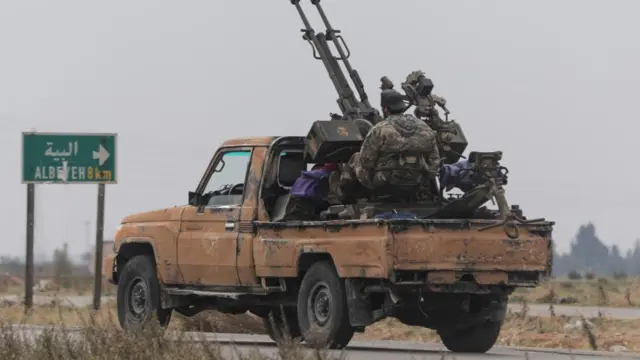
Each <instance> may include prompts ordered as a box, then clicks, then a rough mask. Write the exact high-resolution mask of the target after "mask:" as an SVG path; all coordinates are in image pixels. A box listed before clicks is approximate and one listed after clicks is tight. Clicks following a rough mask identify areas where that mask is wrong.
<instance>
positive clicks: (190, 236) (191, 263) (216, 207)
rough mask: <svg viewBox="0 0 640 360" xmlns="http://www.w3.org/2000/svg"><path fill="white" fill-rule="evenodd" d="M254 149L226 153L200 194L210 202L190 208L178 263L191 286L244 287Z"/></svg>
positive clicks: (215, 162)
mask: <svg viewBox="0 0 640 360" xmlns="http://www.w3.org/2000/svg"><path fill="white" fill-rule="evenodd" d="M252 151H253V148H251V147H227V148H222V149H220V150H219V151H218V153H217V154H216V155H215V156H214V158H213V160H212V161H211V163H210V164H209V167H208V168H207V170H206V172H205V174H204V175H203V177H202V180H201V181H200V184H199V185H198V187H197V188H196V191H195V193H196V194H199V196H203V197H204V199H205V200H206V204H205V205H189V206H187V208H186V209H185V210H184V212H183V214H182V224H181V229H180V233H179V235H178V241H177V243H178V245H177V253H178V259H177V261H178V266H179V267H180V272H181V273H182V276H183V278H184V282H185V284H191V285H201V286H202V285H204V286H207V285H208V286H234V285H238V284H239V279H238V271H237V267H236V265H237V264H236V262H237V260H236V259H237V258H236V251H237V250H236V249H237V237H238V224H239V221H240V214H241V212H242V211H241V208H242V206H243V203H244V197H245V191H244V185H245V183H246V181H247V180H246V179H247V173H248V170H249V166H250V163H251V153H252ZM207 199H208V200H207ZM251 210H252V209H248V211H251ZM158 266H162V264H158Z"/></svg>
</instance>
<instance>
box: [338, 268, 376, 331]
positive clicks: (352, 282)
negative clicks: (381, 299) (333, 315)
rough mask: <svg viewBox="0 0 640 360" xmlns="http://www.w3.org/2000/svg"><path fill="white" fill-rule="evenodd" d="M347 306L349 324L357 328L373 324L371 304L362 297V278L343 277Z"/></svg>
mask: <svg viewBox="0 0 640 360" xmlns="http://www.w3.org/2000/svg"><path fill="white" fill-rule="evenodd" d="M344 283H345V290H346V296H347V307H348V309H349V322H350V323H351V326H353V327H356V328H359V327H365V326H368V325H371V324H373V322H374V316H373V311H371V304H370V303H369V301H367V300H366V299H365V298H363V297H362V293H361V291H360V289H362V285H363V280H359V279H345V281H344Z"/></svg>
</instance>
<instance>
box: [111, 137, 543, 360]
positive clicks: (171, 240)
mask: <svg viewBox="0 0 640 360" xmlns="http://www.w3.org/2000/svg"><path fill="white" fill-rule="evenodd" d="M304 149H305V138H304V137H295V136H281V137H251V138H239V139H232V140H227V141H226V142H224V143H223V145H222V146H221V147H220V148H219V149H218V150H217V151H216V152H215V154H214V155H213V157H212V159H211V161H210V163H209V164H208V166H207V168H206V170H205V171H204V174H203V175H202V177H201V179H200V181H199V183H197V185H196V187H195V190H194V191H190V192H189V193H188V202H187V204H185V205H181V206H176V207H170V208H166V209H159V210H154V211H148V212H142V213H137V214H133V215H129V216H127V217H125V218H124V219H123V220H122V222H121V224H120V225H119V226H118V228H117V230H116V234H115V239H114V246H113V252H112V253H109V254H107V255H106V256H105V259H104V266H103V274H104V275H105V276H106V277H107V278H108V279H109V282H111V283H112V284H115V285H117V311H118V319H119V323H120V325H121V326H122V327H123V328H125V329H129V330H136V329H140V328H141V327H142V326H144V325H145V324H148V322H149V321H151V320H152V319H155V320H156V321H158V322H159V323H160V324H161V325H163V326H166V325H167V324H168V323H169V320H170V318H171V314H172V312H173V311H174V310H175V311H176V312H177V313H179V314H181V315H183V316H193V315H195V314H197V313H199V312H201V311H205V310H216V311H220V312H224V313H231V314H241V313H245V312H247V311H249V312H251V313H252V314H254V315H256V316H258V317H260V318H262V319H263V320H264V321H265V325H267V328H268V329H269V330H268V333H269V335H270V336H271V338H272V339H273V340H274V341H277V342H278V341H282V340H283V339H284V338H285V335H286V336H288V338H289V339H291V338H294V339H297V340H298V341H306V342H307V343H311V342H314V343H315V344H319V345H321V346H324V347H328V348H334V349H336V348H343V347H345V346H346V345H347V344H348V343H349V341H350V340H351V339H352V337H353V335H354V333H355V332H363V331H364V329H365V328H366V327H367V326H369V325H371V324H373V323H375V322H377V321H379V320H381V319H383V318H385V317H395V318H397V319H398V320H399V321H400V322H402V323H404V324H407V325H410V326H421V327H426V328H431V329H435V330H436V331H437V332H438V334H439V335H440V338H441V339H442V341H443V343H444V345H445V346H446V347H447V348H448V349H450V350H451V351H454V352H480V353H482V352H486V351H488V350H489V349H490V348H491V347H493V345H494V344H495V342H496V340H497V338H498V336H499V334H500V328H501V325H502V322H503V319H504V317H505V314H506V305H507V301H508V297H509V295H510V294H511V293H512V292H513V290H514V289H516V288H517V287H535V286H537V285H538V284H539V283H540V281H541V280H542V279H543V278H544V277H545V276H548V275H549V274H550V272H551V266H552V261H551V260H552V239H551V233H552V228H553V225H554V223H553V222H550V221H545V220H539V221H534V222H527V223H523V222H522V223H520V224H517V225H513V224H511V225H510V226H511V228H517V230H518V231H517V232H516V234H513V233H509V232H508V231H506V230H505V229H506V226H507V225H505V224H506V223H505V222H504V220H503V219H502V218H498V217H496V216H484V217H483V216H476V217H473V218H444V219H443V218H429V217H414V218H408V219H407V218H400V219H385V218H376V217H366V216H363V217H360V218H356V219H347V220H345V219H331V220H318V221H283V220H282V217H283V213H284V209H285V207H286V204H287V201H288V199H289V190H290V188H291V186H292V184H293V183H294V182H295V180H296V179H297V177H298V176H300V173H301V171H303V170H307V169H308V168H309V167H310V165H311V164H308V163H306V160H305V158H304V156H303V152H304ZM501 225H504V226H501Z"/></svg>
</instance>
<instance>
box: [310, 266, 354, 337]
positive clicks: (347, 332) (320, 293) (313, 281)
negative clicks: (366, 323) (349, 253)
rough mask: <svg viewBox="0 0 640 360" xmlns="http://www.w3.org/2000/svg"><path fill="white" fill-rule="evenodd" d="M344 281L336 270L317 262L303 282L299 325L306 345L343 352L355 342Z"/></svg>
mask: <svg viewBox="0 0 640 360" xmlns="http://www.w3.org/2000/svg"><path fill="white" fill-rule="evenodd" d="M345 294H346V292H345V285H344V281H343V280H341V279H340V277H339V276H338V274H337V272H336V270H335V268H334V266H333V265H332V264H330V263H328V262H317V263H315V264H313V265H312V266H311V268H309V270H308V271H307V273H306V274H305V275H304V277H303V278H302V283H301V284H300V291H299V292H298V324H299V325H300V330H301V332H302V335H303V336H304V339H305V341H306V342H307V343H309V344H312V345H314V346H316V347H320V348H329V349H342V348H344V347H346V346H347V344H349V341H351V338H353V334H354V332H355V331H354V329H353V327H351V324H350V323H349V310H348V308H347V298H346V296H345Z"/></svg>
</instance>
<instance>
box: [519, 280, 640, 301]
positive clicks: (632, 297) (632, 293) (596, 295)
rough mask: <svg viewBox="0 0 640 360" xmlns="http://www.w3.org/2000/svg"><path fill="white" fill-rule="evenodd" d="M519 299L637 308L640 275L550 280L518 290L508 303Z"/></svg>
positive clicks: (639, 295) (639, 294)
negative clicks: (622, 277)
mask: <svg viewBox="0 0 640 360" xmlns="http://www.w3.org/2000/svg"><path fill="white" fill-rule="evenodd" d="M522 300H526V301H527V302H529V303H544V304H568V305H569V304H570V305H576V306H607V307H640V278H638V277H633V278H627V279H621V280H614V279H612V278H597V279H593V280H576V281H572V280H568V279H554V280H550V281H548V282H545V283H543V284H542V285H540V286H538V287H536V288H533V289H518V290H517V291H516V292H514V293H513V294H512V295H511V297H510V301H511V302H521V301H522Z"/></svg>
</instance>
